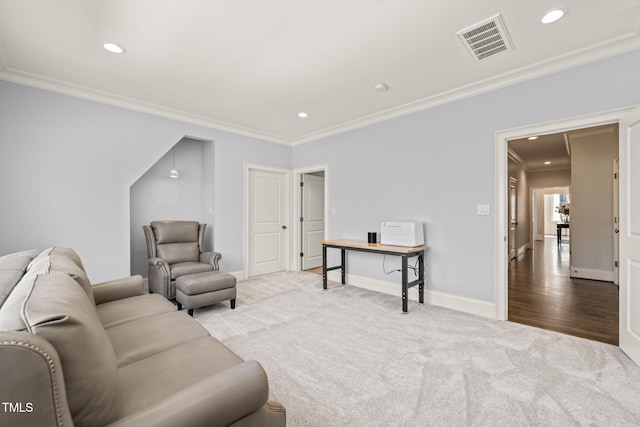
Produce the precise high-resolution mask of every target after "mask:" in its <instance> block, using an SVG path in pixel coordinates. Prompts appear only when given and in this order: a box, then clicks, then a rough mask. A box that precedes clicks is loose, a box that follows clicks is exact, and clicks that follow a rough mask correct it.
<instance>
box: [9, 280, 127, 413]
mask: <svg viewBox="0 0 640 427" xmlns="http://www.w3.org/2000/svg"><path fill="white" fill-rule="evenodd" d="M22 282H24V279H23V281H21V284H22ZM28 283H29V285H30V292H29V293H28V295H27V297H26V298H25V301H24V304H23V309H22V315H23V319H24V322H25V324H26V325H27V327H28V329H29V332H31V333H33V334H36V335H39V336H41V337H42V338H44V339H46V340H47V341H48V342H49V343H51V345H53V347H54V348H55V349H56V352H57V353H58V356H59V357H60V363H61V365H62V372H63V375H64V381H65V389H66V394H67V400H68V403H69V409H70V412H71V415H72V418H73V422H74V425H76V426H96V425H105V424H108V423H109V422H111V421H113V420H114V419H115V416H117V413H118V394H117V393H118V384H117V382H118V378H117V366H116V359H115V355H114V353H113V349H112V347H111V343H110V341H109V337H108V336H107V334H106V332H105V330H104V328H103V326H102V323H101V322H100V319H98V315H97V314H96V311H95V306H94V305H93V302H92V301H90V300H89V298H88V297H87V295H86V293H85V292H84V291H83V290H82V288H81V287H80V286H79V285H78V283H77V282H76V281H75V280H73V279H72V278H71V277H69V276H68V275H67V274H64V273H50V274H42V275H33V276H32V278H30V279H29V280H28Z"/></svg>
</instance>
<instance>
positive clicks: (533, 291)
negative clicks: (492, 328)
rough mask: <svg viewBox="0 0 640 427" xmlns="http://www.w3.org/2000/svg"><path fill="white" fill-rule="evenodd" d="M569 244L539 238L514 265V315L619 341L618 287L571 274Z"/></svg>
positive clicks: (540, 324) (569, 331) (572, 332)
mask: <svg viewBox="0 0 640 427" xmlns="http://www.w3.org/2000/svg"><path fill="white" fill-rule="evenodd" d="M569 262H570V261H569V244H568V242H566V241H564V240H563V242H562V243H561V244H560V245H558V244H557V241H556V238H555V237H547V238H545V241H544V242H541V241H537V242H535V245H534V248H533V250H529V251H527V252H526V253H525V254H523V255H521V256H520V257H518V258H516V259H514V260H512V261H511V262H510V264H509V320H510V321H512V322H517V323H522V324H525V325H529V326H535V327H538V328H542V329H547V330H551V331H556V332H561V333H564V334H568V335H573V336H578V337H582V338H587V339H590V340H595V341H601V342H605V343H608V344H613V345H618V287H617V286H616V285H614V284H613V283H612V282H600V281H596V280H584V279H572V278H571V277H569V269H570V266H569Z"/></svg>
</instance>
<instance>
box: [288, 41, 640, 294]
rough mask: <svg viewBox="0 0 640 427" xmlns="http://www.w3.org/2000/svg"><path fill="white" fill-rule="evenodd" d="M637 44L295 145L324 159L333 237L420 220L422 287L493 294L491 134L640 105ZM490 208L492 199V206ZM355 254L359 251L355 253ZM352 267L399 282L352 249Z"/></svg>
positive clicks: (300, 159) (303, 161)
mask: <svg viewBox="0 0 640 427" xmlns="http://www.w3.org/2000/svg"><path fill="white" fill-rule="evenodd" d="M638 75H640V52H638V51H635V52H632V53H628V54H625V55H620V56H617V57H613V58H610V59H607V60H604V61H599V62H596V63H593V64H589V65H586V66H582V67H579V68H575V69H572V70H568V71H564V72H559V73H556V74H553V75H550V76H547V77H542V78H538V79H535V80H532V81H529V82H525V83H521V84H518V85H514V86H511V87H508V88H504V89H500V90H496V91H493V92H490V93H486V94H483V95H479V96H476V97H473V98H470V99H465V100H461V101H458V102H455V103H451V104H447V105H444V106H439V107H435V108H431V109H428V110H425V111H422V112H418V113H415V114H411V115H409V116H405V117H401V118H397V119H393V120H389V121H387V122H383V123H378V124H376V125H372V126H367V127H365V128H361V129H357V130H353V131H350V132H346V133H343V134H340V135H335V136H331V137H327V138H324V139H322V140H319V141H315V142H312V143H308V144H303V145H299V146H296V147H294V148H293V166H294V167H295V168H302V167H305V166H309V165H315V164H321V163H326V164H327V165H328V170H329V175H328V183H329V186H330V187H329V194H330V196H329V197H330V200H329V207H330V208H335V209H336V215H332V216H330V218H329V220H330V221H331V225H330V228H329V229H330V235H329V236H328V237H329V238H333V239H335V238H349V237H356V238H360V239H364V237H365V233H366V232H367V231H369V230H371V229H373V230H375V229H378V228H379V226H380V222H381V221H383V220H391V219H400V218H403V217H415V218H421V219H423V220H424V221H425V223H426V229H427V232H426V237H427V244H428V245H429V246H430V247H431V248H430V249H429V251H428V254H427V271H428V272H427V280H428V285H427V289H431V290H436V291H441V292H445V293H449V294H454V295H459V296H464V297H469V298H476V299H479V300H485V301H493V299H494V264H495V260H494V258H495V250H496V248H495V247H494V233H495V230H494V222H493V217H492V216H478V215H477V214H476V207H477V204H479V203H489V204H492V203H493V200H494V155H493V147H494V133H495V132H496V131H499V130H503V129H511V128H515V127H519V126H525V125H532V124H537V123H543V122H548V121H552V120H559V119H566V118H571V117H576V116H580V115H585V114H592V113H596V112H602V111H607V110H611V109H614V108H621V107H627V106H631V105H638V104H640V91H634V90H630V89H629V88H632V87H637V81H638V78H637V76H638ZM495 210H496V207H495V206H492V215H493V213H494V212H495ZM354 255H356V254H354ZM349 259H350V268H349V270H350V272H351V273H353V274H358V275H362V276H365V277H370V278H374V279H380V280H385V281H397V280H398V278H397V277H395V278H394V277H389V276H386V275H385V274H384V273H382V266H381V260H380V258H379V257H376V256H373V255H368V254H362V255H358V256H352V255H351V254H350V256H349Z"/></svg>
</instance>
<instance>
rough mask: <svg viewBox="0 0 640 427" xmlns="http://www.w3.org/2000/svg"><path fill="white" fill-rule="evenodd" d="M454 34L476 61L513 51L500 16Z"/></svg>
mask: <svg viewBox="0 0 640 427" xmlns="http://www.w3.org/2000/svg"><path fill="white" fill-rule="evenodd" d="M456 34H458V37H460V40H462V42H463V43H464V45H465V46H466V47H467V50H468V51H469V53H470V54H471V56H473V58H474V59H475V60H476V61H482V60H484V59H487V58H489V57H491V56H494V55H497V54H499V53H502V52H507V51H509V50H512V49H513V45H512V44H511V40H509V34H508V33H507V29H506V28H505V26H504V23H503V22H502V17H501V16H500V14H498V15H495V16H492V17H491V18H489V19H486V20H484V21H482V22H478V23H477V24H475V25H472V26H471V27H469V28H465V29H464V30H462V31H458V32H457V33H456Z"/></svg>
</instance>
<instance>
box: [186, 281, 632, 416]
mask: <svg viewBox="0 0 640 427" xmlns="http://www.w3.org/2000/svg"><path fill="white" fill-rule="evenodd" d="M329 287H330V289H329V291H328V292H323V291H322V290H321V289H322V278H321V277H320V276H317V275H314V274H310V273H304V272H302V273H276V274H271V275H265V276H261V277H259V278H254V279H250V280H247V281H243V282H239V283H238V305H237V308H236V309H235V310H230V309H229V304H228V303H224V304H216V305H214V306H211V307H207V308H203V309H199V310H196V314H195V317H196V319H197V320H198V321H200V322H201V323H202V324H203V325H204V326H205V327H206V328H207V329H208V330H209V331H210V332H211V334H212V335H213V336H214V337H216V338H218V339H219V340H220V341H222V342H223V343H225V344H226V345H227V346H228V347H229V348H231V349H232V350H233V351H235V352H236V353H237V354H238V355H239V356H241V357H242V358H244V359H256V360H258V361H259V362H260V363H261V364H262V365H263V366H264V368H265V370H266V371H267V374H268V376H269V385H270V394H271V398H273V399H275V400H278V401H280V402H281V403H282V404H283V405H285V406H286V408H287V425H288V426H290V427H298V426H300V427H303V426H318V427H320V426H322V427H326V426H503V425H504V426H525V425H532V426H572V425H576V426H577V425H598V426H623V425H629V426H631V425H634V426H638V425H640V368H639V367H638V366H636V365H634V364H633V363H632V362H631V361H630V360H629V359H628V358H627V357H626V356H625V355H624V353H622V352H621V351H620V350H619V349H618V348H617V347H614V346H610V345H607V344H602V343H598V342H595V341H588V340H584V339H581V338H575V337H570V336H567V335H562V334H558V333H554V332H549V331H544V330H540V329H535V328H531V327H527V326H523V325H519V324H515V323H508V322H500V321H493V320H489V319H485V318H482V317H477V316H473V315H469V314H465V313H461V312H456V311H452V310H447V309H443V308H439V307H433V306H419V305H417V303H415V302H410V303H409V314H408V315H403V314H401V313H400V311H401V310H400V306H401V301H400V298H399V297H393V296H389V295H385V294H380V293H377V292H372V291H367V290H364V289H359V288H356V287H352V286H348V285H347V286H342V285H340V284H337V283H330V286H329Z"/></svg>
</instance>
